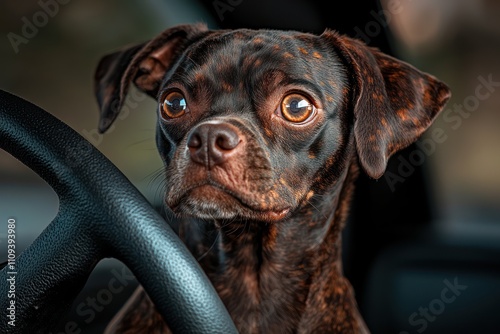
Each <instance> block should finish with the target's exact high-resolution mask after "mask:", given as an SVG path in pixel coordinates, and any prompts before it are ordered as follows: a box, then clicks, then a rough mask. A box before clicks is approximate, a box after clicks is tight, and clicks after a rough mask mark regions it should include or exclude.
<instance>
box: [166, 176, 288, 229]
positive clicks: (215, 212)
mask: <svg viewBox="0 0 500 334" xmlns="http://www.w3.org/2000/svg"><path fill="white" fill-rule="evenodd" d="M166 204H167V205H168V206H169V207H170V208H171V209H172V211H173V212H174V213H176V214H178V215H181V216H191V217H196V218H201V219H210V220H217V219H237V218H243V219H250V220H258V221H264V222H277V221H280V220H282V219H284V218H286V217H287V216H288V214H289V213H290V211H291V207H290V206H285V205H284V206H270V205H269V204H268V203H258V202H256V201H253V200H250V199H247V198H245V197H244V196H243V195H241V194H238V193H236V192H234V191H232V190H230V189H227V188H226V187H224V186H223V185H221V184H219V183H216V182H213V181H207V182H203V183H200V184H196V185H192V186H190V187H189V188H187V189H184V191H183V192H182V194H181V195H180V196H177V197H176V198H171V197H167V198H166Z"/></svg>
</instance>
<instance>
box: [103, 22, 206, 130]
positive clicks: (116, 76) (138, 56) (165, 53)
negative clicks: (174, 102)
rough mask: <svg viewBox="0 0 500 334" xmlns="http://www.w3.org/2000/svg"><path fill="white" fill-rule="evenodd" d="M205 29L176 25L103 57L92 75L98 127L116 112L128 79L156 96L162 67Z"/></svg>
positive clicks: (172, 62) (128, 84) (176, 56)
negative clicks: (152, 37) (143, 41)
mask: <svg viewBox="0 0 500 334" xmlns="http://www.w3.org/2000/svg"><path fill="white" fill-rule="evenodd" d="M206 31H207V27H206V26H205V25H203V24H195V25H181V26H176V27H173V28H170V29H167V30H165V31H163V32H162V33H161V34H160V35H159V36H157V37H155V38H154V39H152V40H151V41H149V42H146V43H143V44H139V45H136V46H132V47H129V48H127V49H125V50H122V51H118V52H115V53H112V54H109V55H107V56H105V57H103V58H102V59H101V61H100V62H99V65H98V66H97V70H96V73H95V78H94V79H95V87H94V89H95V94H96V97H97V101H98V103H99V107H100V109H101V114H100V120H99V131H100V132H101V133H102V132H105V131H106V130H107V129H108V128H109V127H110V125H111V123H113V121H114V120H115V119H116V117H117V116H118V113H119V112H120V109H121V108H122V106H123V103H124V101H125V97H126V96H127V92H128V89H129V86H130V83H131V82H133V83H134V84H135V85H136V86H137V88H139V89H140V90H141V91H143V92H145V93H146V94H148V95H149V96H151V97H153V98H156V95H157V94H158V88H159V85H160V84H161V82H162V79H163V77H164V75H165V73H166V71H167V70H168V69H169V68H170V67H171V66H172V65H173V64H174V63H175V61H176V60H177V58H178V56H179V55H180V54H181V53H182V52H183V51H184V49H185V48H186V47H187V46H188V45H189V44H191V43H192V42H193V41H194V40H196V38H197V37H198V36H200V35H202V34H203V33H205V32H206Z"/></svg>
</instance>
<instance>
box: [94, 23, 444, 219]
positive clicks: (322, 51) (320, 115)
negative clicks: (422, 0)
mask: <svg viewBox="0 0 500 334" xmlns="http://www.w3.org/2000/svg"><path fill="white" fill-rule="evenodd" d="M96 81H97V86H96V93H97V96H98V100H99V102H100V104H101V107H102V111H101V123H100V125H101V126H100V129H101V131H105V130H106V128H107V127H109V125H110V124H111V122H112V121H113V120H114V118H115V117H116V116H117V114H118V112H119V109H120V107H121V105H122V104H123V99H124V98H125V95H126V92H127V89H128V86H129V83H130V82H134V83H135V85H136V86H137V87H138V88H139V89H141V90H143V91H144V92H146V93H148V94H149V95H151V96H153V97H155V98H156V99H157V100H158V127H157V144H158V148H159V152H160V155H161V157H162V159H163V160H164V162H165V165H166V178H167V187H166V194H165V201H166V204H167V205H168V206H169V207H170V208H171V209H172V210H173V211H174V212H176V213H179V214H188V215H192V216H196V217H199V218H206V219H232V218H236V219H250V220H257V221H266V222H273V221H278V220H281V219H284V218H285V217H287V216H288V215H290V214H292V213H293V212H294V211H295V210H298V209H300V208H301V206H303V205H304V204H305V203H307V202H308V201H309V200H310V198H311V197H312V196H314V195H323V194H324V193H325V192H327V191H328V190H329V189H330V188H332V187H333V186H334V185H335V184H336V181H338V180H339V178H340V177H341V176H342V175H343V174H344V173H343V172H344V171H345V170H346V169H347V167H348V166H349V165H350V164H351V163H352V161H353V158H355V157H357V158H358V160H359V163H360V165H361V166H362V167H363V169H364V170H365V171H366V172H367V173H368V174H369V175H370V176H372V177H374V178H378V177H380V176H381V175H382V174H383V172H384V170H385V167H386V163H387V159H388V158H389V157H390V156H391V155H392V154H393V153H394V152H396V151H397V150H399V149H401V148H404V147H406V146H407V145H409V144H410V143H411V142H413V141H415V140H416V139H417V138H418V136H419V135H420V134H421V133H422V132H423V131H425V129H426V128H427V127H428V126H429V125H430V123H431V122H432V120H433V119H434V117H435V116H436V114H437V113H438V112H439V111H440V110H441V109H442V107H443V106H444V103H445V102H446V100H447V99H448V97H449V91H448V88H447V87H446V86H445V85H444V84H442V83H441V82H439V81H437V80H436V79H435V78H433V77H431V76H429V75H427V74H424V73H422V72H420V71H418V70H416V69H415V68H413V67H411V66H410V65H408V64H405V63H403V62H400V61H398V60H396V59H393V58H391V57H388V56H386V55H384V54H382V53H380V52H378V51H376V50H372V49H369V48H368V47H366V46H365V45H363V44H362V43H360V42H358V41H354V40H351V39H348V38H345V37H341V36H338V35H337V34H335V33H332V32H329V31H327V32H325V33H324V34H322V35H321V36H316V35H310V34H304V33H298V32H283V31H270V30H234V31H208V30H207V29H206V28H205V27H203V26H199V25H193V26H179V27H175V28H171V29H169V30H166V31H165V32H164V33H162V34H161V35H160V36H158V37H157V38H155V39H153V40H152V41H150V42H148V43H146V44H143V45H139V46H135V47H132V48H129V49H127V50H125V51H121V52H117V53H114V54H112V55H110V56H107V57H105V58H104V59H103V60H102V61H101V63H100V65H99V68H98V71H97V74H96Z"/></svg>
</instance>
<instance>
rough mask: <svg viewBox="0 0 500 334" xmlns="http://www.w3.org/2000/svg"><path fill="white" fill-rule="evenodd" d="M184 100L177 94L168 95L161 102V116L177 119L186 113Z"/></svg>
mask: <svg viewBox="0 0 500 334" xmlns="http://www.w3.org/2000/svg"><path fill="white" fill-rule="evenodd" d="M186 107H187V104H186V99H185V98H184V96H183V95H182V94H181V93H179V92H171V93H169V94H168V95H167V96H166V97H165V99H164V100H163V106H162V109H163V114H164V115H166V116H167V117H169V118H177V117H180V116H182V115H184V113H185V112H186Z"/></svg>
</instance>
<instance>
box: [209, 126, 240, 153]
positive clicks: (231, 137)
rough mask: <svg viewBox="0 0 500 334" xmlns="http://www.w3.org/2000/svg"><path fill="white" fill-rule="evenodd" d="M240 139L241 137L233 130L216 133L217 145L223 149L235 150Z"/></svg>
mask: <svg viewBox="0 0 500 334" xmlns="http://www.w3.org/2000/svg"><path fill="white" fill-rule="evenodd" d="M240 141H241V139H240V137H239V136H238V135H237V134H236V133H234V132H233V131H222V132H219V133H216V139H215V145H216V146H217V147H219V148H220V149H223V150H233V149H235V148H236V146H238V144H239V143H240Z"/></svg>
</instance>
